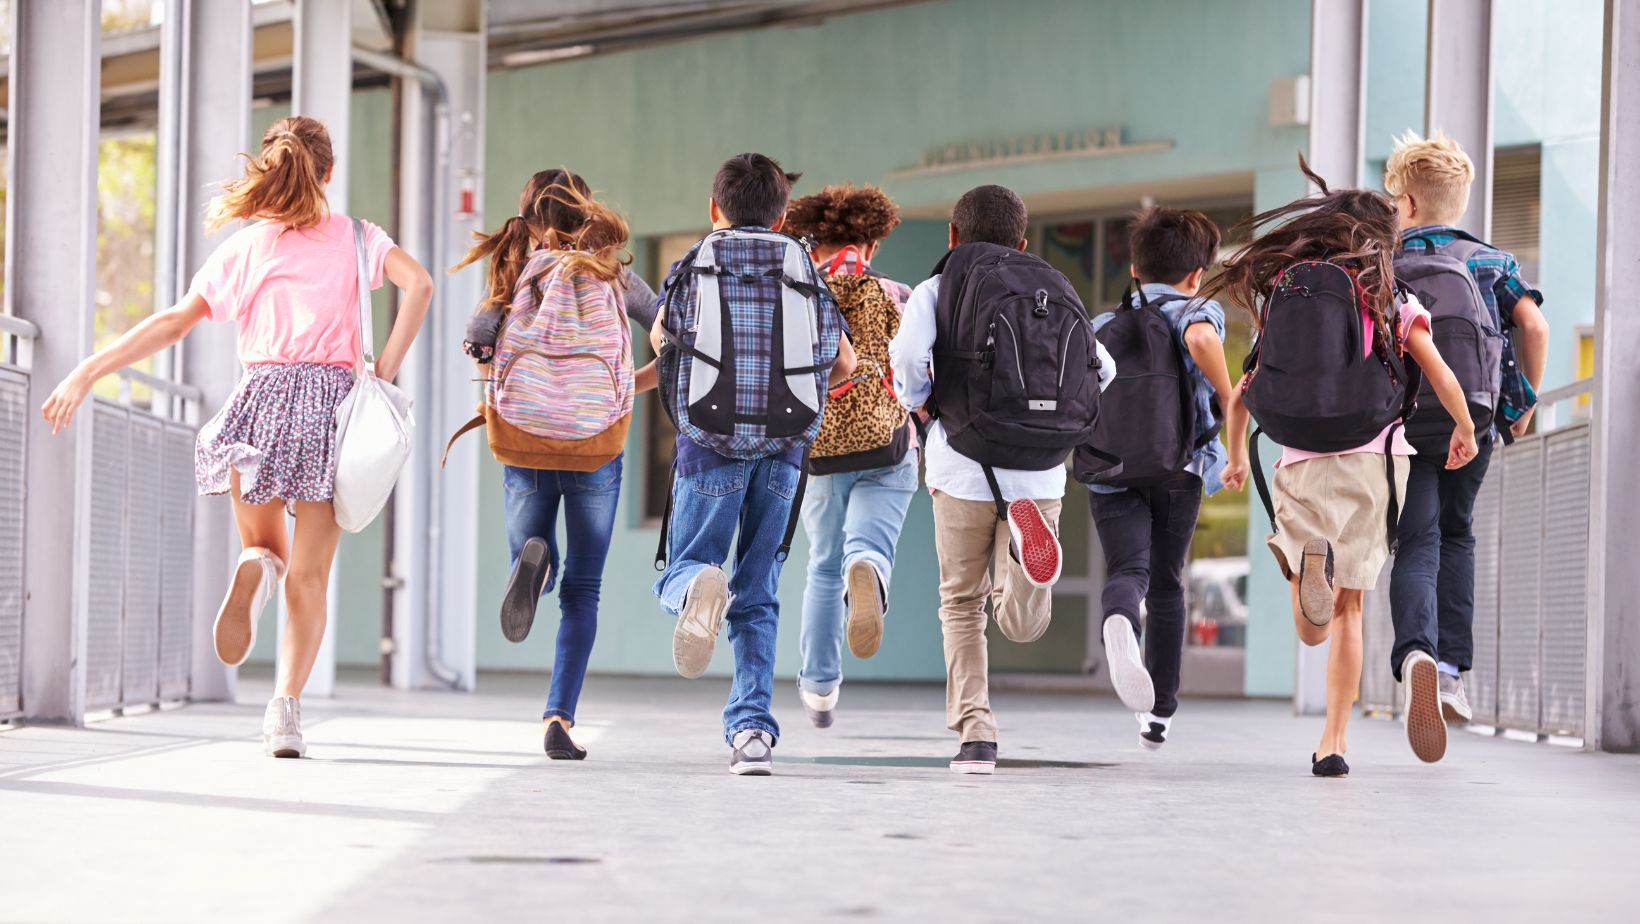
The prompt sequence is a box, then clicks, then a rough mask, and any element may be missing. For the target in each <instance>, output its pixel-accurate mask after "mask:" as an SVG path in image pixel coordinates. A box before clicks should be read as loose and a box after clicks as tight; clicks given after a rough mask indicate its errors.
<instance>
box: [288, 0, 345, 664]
mask: <svg viewBox="0 0 1640 924" xmlns="http://www.w3.org/2000/svg"><path fill="white" fill-rule="evenodd" d="M294 25H295V31H296V53H295V58H294V61H293V62H292V73H291V80H292V87H291V103H290V111H291V112H292V113H293V114H295V115H305V116H312V117H313V118H315V119H318V120H319V121H321V122H323V123H325V128H327V129H328V130H329V131H330V149H331V152H332V153H333V154H334V155H335V158H336V167H335V172H334V173H332V174H331V177H332V179H331V183H330V189H329V196H330V207H331V209H332V210H334V211H336V212H341V213H346V212H347V184H348V177H349V172H348V171H349V170H350V169H351V162H350V160H349V157H348V134H349V127H350V125H351V123H352V119H351V117H350V115H351V109H352V106H353V4H351V3H337V2H335V0H299V2H298V3H297V4H296V21H295V24H294ZM340 579H341V576H340V575H338V574H336V572H335V570H334V569H332V571H331V576H330V587H329V589H328V591H327V592H326V595H325V597H326V604H325V610H326V613H327V618H326V619H325V637H324V641H323V642H321V643H320V645H319V655H318V658H317V659H316V660H315V661H314V662H313V673H312V674H311V675H310V676H309V678H308V684H307V689H306V691H305V692H306V694H307V695H309V696H330V695H332V694H333V693H334V692H335V690H336V620H337V618H338V617H339V615H340V614H339V613H337V592H336V582H337V581H338V580H340ZM288 617H289V609H288V607H287V606H286V603H285V595H284V593H283V592H282V591H281V592H280V595H279V639H280V648H281V650H282V649H283V647H284V646H283V640H284V636H285V621H286V619H287V618H288Z"/></svg>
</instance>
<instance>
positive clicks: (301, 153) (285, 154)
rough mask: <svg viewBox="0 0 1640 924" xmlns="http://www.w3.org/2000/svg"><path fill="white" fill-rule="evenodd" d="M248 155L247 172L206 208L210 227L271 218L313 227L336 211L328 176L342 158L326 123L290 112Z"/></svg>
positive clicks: (291, 224)
mask: <svg viewBox="0 0 1640 924" xmlns="http://www.w3.org/2000/svg"><path fill="white" fill-rule="evenodd" d="M239 156H241V157H243V158H245V161H246V163H245V175H244V176H242V177H240V178H239V179H237V180H229V181H228V182H226V183H223V184H222V195H220V196H217V197H216V198H215V199H212V200H211V204H210V206H209V207H208V208H207V209H206V210H205V229H206V230H207V231H215V230H216V229H218V228H220V227H222V226H223V225H225V224H227V223H229V222H231V221H239V220H242V219H249V218H265V219H267V220H268V221H274V222H278V223H279V224H282V225H285V226H286V227H287V228H298V229H300V228H310V227H312V226H314V225H316V224H318V223H319V222H320V221H323V220H324V218H325V216H326V215H328V214H329V213H330V203H329V201H328V200H326V199H325V178H326V177H327V176H329V175H330V168H331V167H332V166H334V165H335V163H336V156H335V154H333V153H332V152H331V149H330V133H329V132H328V131H325V124H324V123H323V122H320V121H319V120H318V119H311V118H308V117H307V116H288V117H286V118H283V119H280V120H279V121H277V122H275V123H273V124H272V125H269V126H268V130H267V131H266V132H263V133H262V150H261V152H260V153H258V154H256V155H254V156H253V155H250V154H241V155H239Z"/></svg>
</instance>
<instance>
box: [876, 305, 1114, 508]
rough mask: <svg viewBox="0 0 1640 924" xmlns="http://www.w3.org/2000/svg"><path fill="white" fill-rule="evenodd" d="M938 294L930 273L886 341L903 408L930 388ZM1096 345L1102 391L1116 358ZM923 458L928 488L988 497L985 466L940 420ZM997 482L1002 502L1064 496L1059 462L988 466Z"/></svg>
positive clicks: (955, 494) (962, 496)
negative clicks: (1036, 466) (954, 443)
mask: <svg viewBox="0 0 1640 924" xmlns="http://www.w3.org/2000/svg"><path fill="white" fill-rule="evenodd" d="M939 299H940V277H938V276H934V277H932V278H930V279H927V280H924V281H923V283H922V284H921V285H919V286H917V288H916V289H914V290H912V292H911V298H910V299H909V300H908V301H907V302H906V303H905V312H904V313H903V314H902V315H901V316H900V330H899V333H897V334H895V335H894V339H893V340H892V341H891V342H890V343H889V344H888V359H889V363H890V364H891V365H892V366H893V367H894V384H895V386H896V387H897V388H898V390H899V393H900V403H901V404H903V405H905V406H906V407H907V408H911V409H915V408H918V407H921V406H922V405H923V403H924V402H926V401H927V400H928V395H929V393H930V392H932V391H933V388H934V380H933V363H934V333H935V329H936V328H935V323H934V309H935V306H936V305H938V303H939ZM1097 346H1098V349H1099V390H1100V391H1104V390H1105V387H1106V386H1107V385H1109V384H1110V380H1111V379H1114V378H1116V360H1114V359H1112V358H1111V355H1110V353H1108V352H1106V350H1105V347H1104V345H1103V344H1097ZM923 460H924V462H925V464H926V466H927V471H926V474H925V480H926V481H927V483H928V489H929V490H930V491H939V492H941V493H944V494H949V495H951V496H952V497H955V498H958V499H959V500H972V501H986V502H990V501H991V500H992V497H991V486H990V485H989V484H987V483H986V481H985V470H984V469H982V468H980V465H979V463H978V462H975V461H974V460H973V459H970V458H968V457H967V456H965V455H963V454H962V453H960V452H958V451H956V450H955V449H952V448H951V443H950V442H949V441H947V440H946V438H945V430H944V428H943V427H941V426H940V422H939V421H937V420H936V421H934V422H933V423H931V424H929V425H928V441H927V442H926V443H925V444H924V445H923ZM992 471H993V472H995V473H996V476H997V487H999V488H1001V489H1002V499H1003V500H1005V501H1012V500H1019V499H1020V498H1028V499H1030V500H1053V499H1055V498H1061V497H1064V496H1065V469H1064V466H1054V467H1053V468H1050V469H1048V470H1047V471H1042V472H1032V471H1025V470H1022V469H1013V468H993V469H992Z"/></svg>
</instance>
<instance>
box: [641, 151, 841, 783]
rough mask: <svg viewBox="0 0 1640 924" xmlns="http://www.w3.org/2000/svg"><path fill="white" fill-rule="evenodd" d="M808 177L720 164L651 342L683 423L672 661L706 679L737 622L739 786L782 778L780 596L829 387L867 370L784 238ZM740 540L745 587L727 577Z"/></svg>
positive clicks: (675, 487)
mask: <svg viewBox="0 0 1640 924" xmlns="http://www.w3.org/2000/svg"><path fill="white" fill-rule="evenodd" d="M796 181H797V175H796V174H788V173H786V172H785V171H784V170H782V169H781V167H780V164H778V163H776V162H775V161H774V160H773V159H772V158H770V157H767V156H765V155H763V154H738V155H736V156H734V157H731V158H729V159H728V160H727V161H725V162H724V163H723V166H722V167H720V168H718V172H717V176H716V177H715V178H714V179H713V181H712V198H711V201H710V205H709V213H710V215H711V219H712V229H713V230H712V233H711V234H708V235H707V236H706V238H705V239H704V240H702V241H701V242H700V243H698V244H696V245H695V246H694V247H693V248H691V249H690V251H689V253H688V254H686V255H685V256H684V258H683V259H682V260H679V261H678V263H677V265H675V266H674V267H673V268H672V271H671V272H670V273H669V274H668V276H667V280H666V284H665V285H664V286H663V287H662V288H663V291H664V295H663V296H662V298H663V301H662V306H661V309H660V312H659V315H658V317H657V318H656V319H655V328H654V330H653V331H652V332H651V334H650V343H651V345H652V346H654V348H655V353H656V355H657V356H658V357H659V360H658V370H659V372H658V374H659V382H660V388H661V396H662V399H663V400H662V404H663V406H665V407H666V409H667V412H668V413H669V414H670V415H671V417H672V420H673V422H674V423H675V424H676V425H677V427H678V444H677V454H676V456H675V462H674V466H673V479H672V481H673V484H672V490H671V494H670V499H669V500H668V504H667V512H666V516H665V517H663V526H662V530H661V549H660V552H659V553H658V556H657V564H660V565H663V571H662V573H661V576H660V579H659V580H658V581H656V582H655V596H656V597H658V598H659V599H660V602H661V608H662V609H663V610H664V611H665V612H666V613H667V614H668V615H671V616H673V617H675V618H676V620H677V623H676V626H675V628H674V630H673V635H672V661H673V664H674V665H675V666H676V667H677V669H678V673H679V674H681V675H683V676H684V677H699V676H700V675H702V674H704V673H705V672H706V669H707V667H708V666H709V665H710V663H711V660H712V651H713V649H714V647H715V646H716V644H717V636H718V632H719V631H720V630H721V629H722V628H723V623H724V622H725V621H727V622H728V623H729V644H730V645H731V646H732V647H733V648H734V655H735V661H734V679H733V682H732V684H731V686H730V690H729V702H728V705H727V706H725V707H724V710H723V735H724V739H725V741H726V742H727V743H728V745H729V747H730V749H731V753H730V757H729V770H730V772H732V773H735V774H738V775H755V776H767V775H768V774H770V773H772V772H773V768H774V760H773V749H774V746H775V744H776V742H777V741H778V740H779V738H780V726H779V725H778V724H776V722H775V720H774V716H773V714H772V713H771V712H770V710H769V704H770V699H771V697H772V696H773V693H774V656H775V636H776V632H777V630H778V628H779V625H780V600H779V598H778V597H776V596H775V589H776V586H777V585H778V584H779V581H780V565H781V563H782V562H784V561H785V558H786V553H787V551H788V550H789V549H790V547H791V540H792V534H793V532H794V531H795V530H796V527H797V522H796V509H795V508H799V507H801V505H802V502H803V486H804V479H805V478H806V477H807V476H806V475H805V474H804V473H803V465H804V459H805V456H806V455H807V452H808V447H809V445H810V444H811V443H812V442H813V441H814V437H815V434H816V433H817V432H818V431H819V429H820V420H821V412H822V410H823V409H824V406H825V400H826V393H827V390H828V388H829V387H835V386H837V385H840V384H842V383H843V382H844V381H845V380H847V378H848V376H849V375H850V374H852V373H853V371H854V351H853V349H852V347H850V346H849V342H848V340H847V338H846V337H844V336H843V334H844V325H843V319H842V316H841V314H840V313H839V312H838V310H837V302H836V300H835V299H834V298H833V297H832V295H831V292H830V290H828V289H827V288H826V284H825V281H824V279H822V278H821V276H820V273H819V271H818V270H816V269H815V267H814V265H813V263H811V262H810V260H809V258H808V255H807V254H806V253H805V252H804V248H803V245H802V244H800V243H799V242H798V241H797V240H795V239H793V238H791V237H788V236H786V235H784V234H781V233H780V229H781V228H782V227H783V226H784V224H785V221H786V200H787V198H788V196H789V195H790V192H791V184H792V183H794V182H796ZM737 533H738V534H739V540H738V543H736V534H737ZM732 544H733V545H734V574H733V576H731V575H730V574H728V573H727V572H725V571H724V568H723V566H724V565H725V564H727V563H728V562H729V553H730V548H731V545H732Z"/></svg>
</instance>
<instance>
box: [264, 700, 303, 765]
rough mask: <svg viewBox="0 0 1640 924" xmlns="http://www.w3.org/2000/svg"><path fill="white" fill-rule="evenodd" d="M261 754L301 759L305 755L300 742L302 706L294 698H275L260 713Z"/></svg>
mask: <svg viewBox="0 0 1640 924" xmlns="http://www.w3.org/2000/svg"><path fill="white" fill-rule="evenodd" d="M262 752H263V753H264V754H267V755H268V756H269V757H301V756H303V755H305V754H306V753H307V744H306V743H305V742H304V741H302V704H301V703H299V702H297V700H296V697H294V696H275V697H274V698H273V699H270V700H268V709H267V711H266V712H264V713H262Z"/></svg>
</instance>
